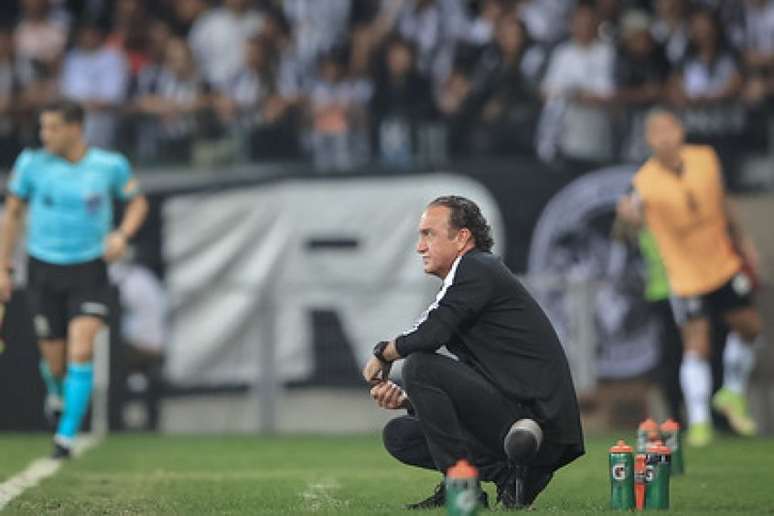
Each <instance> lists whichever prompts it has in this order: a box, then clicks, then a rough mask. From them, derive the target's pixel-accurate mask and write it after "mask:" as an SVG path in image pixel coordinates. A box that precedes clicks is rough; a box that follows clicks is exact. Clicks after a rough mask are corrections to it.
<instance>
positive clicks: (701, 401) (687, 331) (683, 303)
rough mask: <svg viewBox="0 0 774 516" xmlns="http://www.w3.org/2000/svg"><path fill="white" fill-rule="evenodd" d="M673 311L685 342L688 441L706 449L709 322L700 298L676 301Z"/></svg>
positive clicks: (683, 373) (683, 375) (709, 434)
mask: <svg viewBox="0 0 774 516" xmlns="http://www.w3.org/2000/svg"><path fill="white" fill-rule="evenodd" d="M672 310H673V312H674V315H675V320H676V321H677V323H678V324H679V326H680V336H681V338H682V341H683V361H682V364H681V365H680V386H681V387H682V390H683V399H684V401H685V409H686V415H687V418H686V419H687V420H688V432H687V438H686V441H687V443H688V444H689V445H691V446H706V445H708V444H709V443H710V441H711V440H712V423H711V420H710V407H709V404H710V396H711V394H712V369H711V367H710V362H709V356H710V324H709V319H708V318H707V316H706V315H705V313H704V307H703V301H702V299H701V298H689V299H686V298H674V299H673V300H672Z"/></svg>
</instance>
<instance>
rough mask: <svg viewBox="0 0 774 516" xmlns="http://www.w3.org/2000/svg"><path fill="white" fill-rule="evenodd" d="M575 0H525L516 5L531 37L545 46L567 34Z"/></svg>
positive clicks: (549, 45) (556, 41)
mask: <svg viewBox="0 0 774 516" xmlns="http://www.w3.org/2000/svg"><path fill="white" fill-rule="evenodd" d="M575 3H576V0H526V1H524V2H521V3H520V4H519V6H518V13H519V17H520V18H521V19H522V20H523V21H524V23H525V25H526V26H527V31H528V32H529V35H530V37H531V38H532V39H534V40H535V41H537V42H538V43H540V44H543V45H545V46H547V47H551V46H553V45H554V44H556V43H558V42H559V41H561V40H562V39H564V37H565V36H566V35H567V32H568V31H567V28H568V27H569V26H570V18H571V16H572V12H573V9H575Z"/></svg>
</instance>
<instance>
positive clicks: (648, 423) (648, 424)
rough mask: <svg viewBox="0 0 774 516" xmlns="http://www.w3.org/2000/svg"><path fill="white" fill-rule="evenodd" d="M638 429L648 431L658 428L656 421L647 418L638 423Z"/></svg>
mask: <svg viewBox="0 0 774 516" xmlns="http://www.w3.org/2000/svg"><path fill="white" fill-rule="evenodd" d="M640 430H648V431H654V430H658V423H656V422H655V421H653V420H652V419H651V418H648V419H646V420H645V421H643V422H642V423H640Z"/></svg>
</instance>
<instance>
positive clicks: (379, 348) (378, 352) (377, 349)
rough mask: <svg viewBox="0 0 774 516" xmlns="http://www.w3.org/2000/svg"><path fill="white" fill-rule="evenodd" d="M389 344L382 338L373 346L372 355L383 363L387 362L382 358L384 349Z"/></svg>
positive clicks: (387, 361) (387, 362)
mask: <svg viewBox="0 0 774 516" xmlns="http://www.w3.org/2000/svg"><path fill="white" fill-rule="evenodd" d="M389 345H390V341H388V340H382V341H380V342H378V343H377V344H376V346H374V356H375V357H376V358H378V359H379V361H380V362H382V363H384V364H389V363H390V361H389V360H387V359H386V358H384V350H385V349H387V346H389Z"/></svg>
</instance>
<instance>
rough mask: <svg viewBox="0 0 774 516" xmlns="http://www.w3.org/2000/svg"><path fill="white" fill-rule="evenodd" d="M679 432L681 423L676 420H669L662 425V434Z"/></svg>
mask: <svg viewBox="0 0 774 516" xmlns="http://www.w3.org/2000/svg"><path fill="white" fill-rule="evenodd" d="M678 430H680V423H678V422H677V421H675V420H674V419H667V420H666V421H664V422H663V423H662V424H661V431H662V432H676V431H678Z"/></svg>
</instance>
